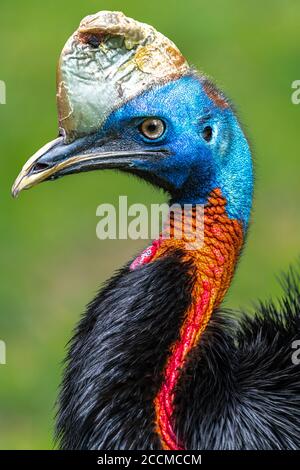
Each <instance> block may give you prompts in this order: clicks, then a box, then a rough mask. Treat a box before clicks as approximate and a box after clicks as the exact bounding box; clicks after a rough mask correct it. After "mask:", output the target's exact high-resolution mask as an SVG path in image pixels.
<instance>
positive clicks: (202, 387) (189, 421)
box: [57, 252, 300, 449]
mask: <svg viewBox="0 0 300 470" xmlns="http://www.w3.org/2000/svg"><path fill="white" fill-rule="evenodd" d="M190 269H191V266H190V265H189V264H188V263H186V262H185V261H183V258H182V255H181V253H180V252H178V253H176V254H174V255H173V256H170V257H165V258H162V259H159V260H157V261H155V262H153V263H151V264H148V265H145V266H143V267H141V268H140V269H138V270H136V271H129V269H128V267H127V268H125V269H123V270H122V271H121V272H120V273H119V274H118V275H116V276H115V277H114V278H113V279H112V280H111V281H110V282H109V283H108V284H107V286H106V287H105V288H104V290H103V291H101V292H100V293H99V294H98V296H97V297H96V298H95V300H94V301H93V302H92V303H91V304H90V305H89V307H88V310H87V313H86V315H85V316H84V317H83V318H82V320H81V321H80V323H79V325H78V327H77V329H76V333H75V336H74V338H73V340H72V342H71V346H70V351H69V354H68V358H67V365H66V372H65V378H64V381H63V384H62V389H61V394H60V400H59V413H58V425H57V437H58V440H59V442H60V445H61V447H62V448H64V449H86V448H87V449H160V448H161V444H160V441H159V439H158V437H157V434H156V433H155V428H154V409H153V400H154V397H155V396H156V394H157V391H158V390H159V387H160V385H161V382H162V380H163V375H162V371H163V367H164V364H165V362H166V358H167V354H168V348H169V347H170V345H171V344H172V343H173V342H174V341H175V340H176V339H177V337H178V334H179V327H180V324H181V323H182V320H183V315H184V312H185V310H186V308H187V306H188V305H189V302H190V301H191V299H190V296H191V282H190V276H191V271H190ZM298 285H299V276H298V275H297V274H296V273H295V271H294V272H292V273H290V275H289V276H288V277H287V278H286V283H285V294H284V297H283V298H282V300H281V301H280V303H279V304H278V306H275V305H274V304H273V303H269V304H261V305H260V306H259V307H258V308H257V311H256V313H255V315H254V316H253V317H252V316H249V315H245V314H242V316H240V315H239V314H238V313H235V312H230V311H224V310H219V311H215V312H214V313H213V316H212V319H211V322H210V323H209V325H208V327H207V329H206V331H205V332H204V334H203V336H202V339H201V341H200V343H199V345H198V346H197V347H196V348H195V349H194V350H193V351H191V353H190V355H189V359H188V361H187V364H186V366H185V367H184V370H183V371H182V374H181V378H180V381H179V383H178V385H177V390H176V400H175V423H176V429H177V433H178V436H179V437H180V439H181V440H182V441H183V442H184V443H185V446H186V448H187V449H298V448H300V428H299V418H300V380H299V373H300V366H299V365H296V364H293V362H292V353H293V349H292V343H293V341H294V340H295V339H297V338H299V336H300V321H299V307H300V293H299V288H298ZM162 312H163V314H162Z"/></svg>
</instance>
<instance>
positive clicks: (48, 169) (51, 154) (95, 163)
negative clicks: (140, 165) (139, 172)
mask: <svg viewBox="0 0 300 470" xmlns="http://www.w3.org/2000/svg"><path fill="white" fill-rule="evenodd" d="M165 155H166V151H165V150H164V149H154V148H151V149H145V148H143V147H141V145H140V144H137V143H135V142H131V141H129V142H126V141H123V140H118V139H113V138H106V139H102V140H99V137H98V138H96V137H94V136H93V135H91V136H86V137H82V138H78V139H76V140H75V141H73V142H71V143H65V142H64V138H63V137H58V138H57V139H55V140H52V141H51V142H49V143H48V144H46V145H45V146H44V147H42V148H41V149H40V150H38V151H37V152H36V153H35V154H34V155H33V156H32V157H31V158H30V159H29V160H28V161H27V162H26V163H25V165H24V166H23V168H22V170H21V172H20V174H19V176H18V177H17V179H16V181H15V183H14V185H13V187H12V195H13V196H14V197H16V196H17V195H18V194H19V192H20V191H22V190H23V189H29V188H31V187H32V186H35V185H37V184H38V183H40V182H42V181H46V180H50V179H56V178H59V177H61V176H64V175H67V174H71V173H79V172H83V171H91V170H97V169H109V168H118V169H124V170H127V171H128V170H129V171H130V169H131V168H134V166H135V162H136V161H140V160H145V159H147V160H148V159H149V158H150V159H151V158H153V157H163V156H165Z"/></svg>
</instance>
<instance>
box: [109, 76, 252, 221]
mask: <svg viewBox="0 0 300 470" xmlns="http://www.w3.org/2000/svg"><path fill="white" fill-rule="evenodd" d="M148 117H156V118H159V119H162V120H163V121H164V122H165V125H166V130H165V133H164V135H163V136H162V137H161V138H160V139H158V140H156V141H153V140H148V139H146V138H145V137H143V135H142V134H141V132H140V130H139V124H140V123H141V122H142V121H143V120H144V119H145V118H148ZM207 126H210V127H211V128H212V138H211V140H210V141H206V140H205V138H204V135H203V129H204V128H205V127H207ZM102 131H103V132H104V133H107V132H108V133H111V132H113V133H115V134H116V135H118V137H119V138H121V139H122V140H124V141H125V142H126V141H128V142H129V141H133V140H134V141H135V142H136V143H139V144H141V146H143V148H144V149H147V148H151V149H161V148H164V149H166V150H168V151H169V152H170V154H169V155H166V156H165V157H163V158H159V157H153V158H151V159H146V160H145V159H143V160H139V159H136V160H134V161H133V163H132V169H134V170H140V171H143V172H147V173H149V174H151V176H152V177H154V178H155V177H157V178H159V179H160V180H163V181H165V182H166V183H167V184H168V185H170V186H171V187H173V188H174V189H176V191H175V193H176V194H177V197H176V201H174V200H173V202H179V203H182V204H183V203H194V204H196V203H201V204H205V203H206V202H207V197H208V194H209V193H210V192H211V191H212V190H213V189H215V188H220V189H221V191H222V194H223V196H224V197H225V198H226V199H227V213H228V216H229V217H230V218H234V219H237V220H240V221H241V222H242V223H243V227H244V229H245V230H246V228H247V225H248V220H249V215H250V211H251V205H252V192H253V171H252V159H251V153H250V149H249V145H248V142H247V140H246V138H245V135H244V133H243V131H242V129H241V127H240V125H239V123H238V120H237V118H236V116H235V114H234V113H233V111H232V110H231V109H230V107H226V108H221V107H218V106H217V105H216V104H215V103H214V101H213V100H212V99H210V98H209V97H208V95H207V94H206V93H205V91H204V89H203V86H202V83H201V81H200V80H199V78H197V77H196V76H192V75H188V76H185V77H182V78H180V79H178V80H175V81H173V82H169V83H168V84H165V85H161V86H157V87H155V88H153V89H151V90H149V91H147V92H145V93H144V94H142V95H139V96H138V97H136V98H134V99H132V100H131V101H129V102H128V103H126V104H125V105H124V106H122V107H121V108H120V109H117V110H116V111H114V112H113V113H112V114H111V115H110V116H109V117H108V119H107V121H106V123H105V125H104V127H103V128H102Z"/></svg>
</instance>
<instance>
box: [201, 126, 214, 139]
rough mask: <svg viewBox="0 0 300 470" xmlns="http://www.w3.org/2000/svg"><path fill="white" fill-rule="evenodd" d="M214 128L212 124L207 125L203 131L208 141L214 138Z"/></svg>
mask: <svg viewBox="0 0 300 470" xmlns="http://www.w3.org/2000/svg"><path fill="white" fill-rule="evenodd" d="M212 135H213V130H212V127H211V126H205V127H204V129H203V131H202V137H203V139H204V140H206V142H210V141H211V139H212Z"/></svg>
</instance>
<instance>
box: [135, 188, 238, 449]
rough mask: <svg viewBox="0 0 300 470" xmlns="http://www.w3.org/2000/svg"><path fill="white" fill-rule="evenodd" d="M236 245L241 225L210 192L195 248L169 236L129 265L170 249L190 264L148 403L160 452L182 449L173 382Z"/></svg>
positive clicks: (230, 269)
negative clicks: (174, 334) (174, 335)
mask: <svg viewBox="0 0 300 470" xmlns="http://www.w3.org/2000/svg"><path fill="white" fill-rule="evenodd" d="M181 223H182V221H181ZM242 245H243V230H242V225H241V223H240V222H238V221H237V220H234V219H230V218H229V217H228V216H227V214H226V200H225V198H224V197H223V196H222V194H221V191H220V190H219V189H215V190H214V191H212V192H211V193H210V196H209V198H208V203H207V204H206V206H205V208H204V241H203V243H202V244H201V246H200V247H199V248H196V249H195V250H187V249H186V240H185V239H184V238H182V239H178V238H176V239H175V238H172V236H171V237H170V238H169V239H163V240H159V241H156V242H154V244H153V245H152V247H149V248H148V249H147V250H145V252H144V253H143V254H142V255H141V256H140V257H139V258H138V259H137V260H135V262H134V263H133V265H132V269H135V267H136V264H137V265H139V264H144V263H147V262H149V261H154V260H155V259H157V258H159V257H161V256H166V255H168V253H170V252H171V251H174V250H175V249H177V250H178V249H180V250H182V252H183V253H184V260H186V261H189V262H190V264H191V282H193V288H192V302H191V304H190V306H189V307H188V309H187V311H186V313H185V317H184V321H183V324H182V326H181V329H180V333H179V338H178V339H177V341H176V342H175V343H174V344H173V345H172V346H171V348H170V351H169V357H168V359H167V363H166V365H165V369H164V379H163V383H162V385H161V388H160V390H159V392H158V394H157V396H156V397H155V400H154V407H155V416H156V431H157V433H158V435H159V436H160V440H161V443H162V448H163V449H165V450H184V444H183V443H182V442H180V440H179V438H178V436H177V434H176V431H175V428H174V425H175V423H174V397H175V388H176V384H177V382H178V379H179V377H180V373H181V371H182V369H183V368H184V366H185V363H186V360H187V358H188V354H189V352H190V351H191V349H192V348H193V347H194V346H195V345H196V344H197V343H198V342H199V340H201V336H202V334H203V332H204V330H205V328H206V326H207V324H208V322H209V320H210V317H211V315H212V313H213V310H215V309H216V308H217V307H218V306H219V305H220V303H221V302H222V300H223V298H224V295H225V294H226V292H227V290H228V287H229V285H230V283H231V280H232V276H233V273H234V269H235V265H236V262H237V259H238V256H239V254H240V251H241V248H242ZM135 263H136V264H135Z"/></svg>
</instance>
